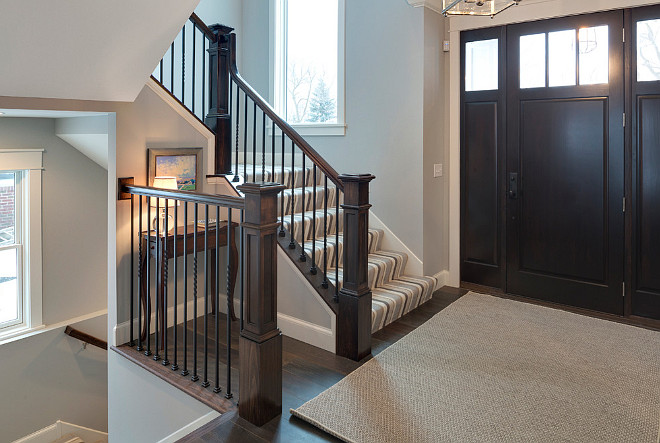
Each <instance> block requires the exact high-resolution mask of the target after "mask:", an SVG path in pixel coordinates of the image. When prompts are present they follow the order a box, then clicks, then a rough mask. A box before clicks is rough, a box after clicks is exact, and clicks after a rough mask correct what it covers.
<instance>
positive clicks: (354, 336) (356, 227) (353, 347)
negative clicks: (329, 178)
mask: <svg viewBox="0 0 660 443" xmlns="http://www.w3.org/2000/svg"><path fill="white" fill-rule="evenodd" d="M374 178H375V177H374V176H373V175H371V174H360V175H349V174H344V175H340V176H339V179H340V180H341V181H342V183H343V184H344V204H343V205H342V206H341V207H342V208H343V209H344V283H343V286H342V288H341V290H340V291H339V312H338V315H337V355H340V356H342V357H346V358H350V359H351V360H355V361H359V360H362V359H363V358H364V357H366V356H368V355H369V354H371V289H370V288H369V278H368V266H367V264H368V256H369V208H371V205H370V204H369V182H370V181H371V180H373V179H374Z"/></svg>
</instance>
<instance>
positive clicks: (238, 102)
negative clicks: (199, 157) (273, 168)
mask: <svg viewBox="0 0 660 443" xmlns="http://www.w3.org/2000/svg"><path fill="white" fill-rule="evenodd" d="M230 87H231V86H230ZM240 120H241V91H240V89H238V85H236V175H234V179H233V180H232V181H233V182H238V181H240V180H241V179H240V178H238V136H239V130H240V129H239V128H240V126H239V121H240Z"/></svg>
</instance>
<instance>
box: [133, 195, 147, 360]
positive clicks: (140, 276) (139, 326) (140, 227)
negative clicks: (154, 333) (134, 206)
mask: <svg viewBox="0 0 660 443" xmlns="http://www.w3.org/2000/svg"><path fill="white" fill-rule="evenodd" d="M138 202H139V203H138V207H139V210H138V212H139V213H140V216H139V217H140V218H139V220H138V233H137V234H138V293H139V294H140V299H139V300H138V343H137V348H135V349H136V350H137V351H142V298H143V297H144V296H146V294H144V293H143V291H142V279H143V278H144V276H143V275H142V243H143V241H142V196H141V195H138ZM148 253H149V252H148V251H147V254H148Z"/></svg>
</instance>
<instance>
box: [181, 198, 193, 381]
mask: <svg viewBox="0 0 660 443" xmlns="http://www.w3.org/2000/svg"><path fill="white" fill-rule="evenodd" d="M195 226H196V224H193V227H195ZM183 275H184V282H183V369H182V370H181V375H183V376H184V377H185V376H187V375H188V374H189V372H188V202H184V203H183Z"/></svg>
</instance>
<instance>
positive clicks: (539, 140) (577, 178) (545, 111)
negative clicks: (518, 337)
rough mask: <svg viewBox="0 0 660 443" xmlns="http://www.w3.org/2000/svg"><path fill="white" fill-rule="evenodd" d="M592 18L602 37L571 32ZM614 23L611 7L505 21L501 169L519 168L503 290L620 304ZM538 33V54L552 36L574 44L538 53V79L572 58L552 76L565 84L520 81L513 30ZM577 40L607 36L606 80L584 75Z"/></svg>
mask: <svg viewBox="0 0 660 443" xmlns="http://www.w3.org/2000/svg"><path fill="white" fill-rule="evenodd" d="M600 26H607V29H608V32H607V33H606V34H605V35H606V37H607V38H606V40H605V41H604V42H603V41H602V40H601V41H599V40H598V39H597V38H596V37H597V34H596V32H595V31H594V33H593V34H592V35H590V36H588V37H585V34H584V33H583V31H579V30H580V29H583V28H591V29H594V28H596V27H600ZM622 29H623V13H622V12H620V11H619V12H612V13H610V12H608V13H600V14H591V15H588V16H576V17H570V18H562V19H555V20H546V21H543V22H535V23H524V24H520V25H514V26H510V27H509V28H508V30H507V36H508V40H507V53H508V58H507V66H508V74H509V77H508V83H507V90H508V95H507V109H508V127H507V140H508V142H507V174H518V175H519V192H518V195H517V198H509V199H508V201H507V221H506V224H507V227H506V230H507V285H506V288H507V292H511V293H514V294H519V295H523V296H528V297H533V298H538V299H542V300H547V301H552V302H558V303H562V304H568V305H573V306H578V307H583V308H588V309H594V310H599V311H605V312H611V313H617V314H622V313H623V297H622V283H623V263H624V262H623V242H624V238H623V236H624V226H623V211H622V202H623V196H624V188H623V184H624V181H623V168H624V164H623V160H624V143H623V142H624V139H623V127H622V126H623V125H622V116H623V43H622V42H621V37H620V36H621V35H622ZM539 33H546V35H547V36H549V37H548V38H547V39H546V42H547V48H548V49H547V50H546V54H557V50H555V49H553V48H552V45H553V44H555V43H554V42H557V41H560V40H561V41H560V43H558V44H561V50H562V51H566V50H568V49H566V48H571V50H572V51H573V52H572V53H570V52H569V53H568V54H566V53H562V56H561V57H557V56H556V55H555V56H553V57H550V56H546V77H547V79H548V81H547V82H546V85H552V84H553V82H551V81H550V80H551V76H550V72H551V71H552V70H553V69H555V70H557V69H560V68H561V66H559V67H557V66H555V67H553V66H552V64H553V63H563V60H573V62H574V65H575V66H574V67H573V68H572V70H571V71H567V72H562V76H563V77H562V81H561V82H560V84H562V85H568V86H559V87H548V86H545V87H536V88H525V89H522V88H521V87H520V75H519V72H520V67H521V66H523V67H525V66H526V65H525V63H524V62H525V61H524V60H523V62H522V63H521V60H520V57H521V55H520V39H521V37H524V36H527V35H535V34H536V35H538V34H539ZM571 35H572V37H571V38H568V37H570V36H571ZM557 36H562V38H561V39H560V40H559V39H557V38H555V37H557ZM617 36H618V39H617ZM587 39H590V40H589V41H587ZM585 42H586V43H589V44H590V45H591V47H592V49H593V48H596V47H597V46H598V44H600V45H601V49H602V45H603V44H605V45H609V54H608V55H609V66H607V63H606V64H605V69H607V70H608V71H609V72H606V73H605V74H607V75H605V76H601V78H603V77H604V78H606V79H609V83H605V84H588V85H584V84H582V83H584V82H582V81H581V79H580V73H581V72H582V73H584V71H585V70H584V69H582V70H580V69H581V67H582V61H581V60H583V59H584V60H590V61H591V62H593V58H591V59H589V58H588V57H587V55H585V54H586V52H584V51H586V50H587V49H585V48H587V47H588V45H587V44H586V43H585ZM583 52H584V53H583ZM557 60H559V61H557ZM606 60H607V59H606ZM582 75H583V76H584V74H582ZM591 78H598V76H597V75H596V76H592V77H591ZM555 83H556V82H555ZM587 83H589V82H587Z"/></svg>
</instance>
